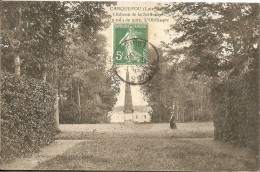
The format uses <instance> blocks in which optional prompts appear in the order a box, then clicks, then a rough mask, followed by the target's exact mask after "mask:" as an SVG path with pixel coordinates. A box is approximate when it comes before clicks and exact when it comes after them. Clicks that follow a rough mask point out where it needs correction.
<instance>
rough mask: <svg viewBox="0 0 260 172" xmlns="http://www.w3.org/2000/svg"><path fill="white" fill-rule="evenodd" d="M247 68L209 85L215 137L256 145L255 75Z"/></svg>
mask: <svg viewBox="0 0 260 172" xmlns="http://www.w3.org/2000/svg"><path fill="white" fill-rule="evenodd" d="M255 76H257V74H256V73H253V72H250V73H247V74H244V76H242V77H240V78H236V79H231V80H228V81H225V82H222V83H220V84H217V85H215V86H214V87H213V89H212V102H213V103H214V106H213V110H214V116H213V121H214V126H215V133H214V135H215V139H217V140H223V141H226V142H230V143H233V144H238V145H242V146H245V147H249V148H251V149H253V150H256V151H257V149H258V130H259V126H258V121H259V120H258V95H259V94H258V79H257V77H255Z"/></svg>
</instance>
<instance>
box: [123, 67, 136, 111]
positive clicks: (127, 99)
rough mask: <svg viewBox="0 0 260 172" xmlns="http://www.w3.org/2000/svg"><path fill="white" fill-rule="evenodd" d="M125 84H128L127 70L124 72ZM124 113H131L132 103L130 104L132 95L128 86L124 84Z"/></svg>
mask: <svg viewBox="0 0 260 172" xmlns="http://www.w3.org/2000/svg"><path fill="white" fill-rule="evenodd" d="M126 82H130V79H129V72H128V69H127V70H126ZM123 112H124V113H133V112H134V109H133V102H132V94H131V87H130V84H128V83H125V105H124V111H123Z"/></svg>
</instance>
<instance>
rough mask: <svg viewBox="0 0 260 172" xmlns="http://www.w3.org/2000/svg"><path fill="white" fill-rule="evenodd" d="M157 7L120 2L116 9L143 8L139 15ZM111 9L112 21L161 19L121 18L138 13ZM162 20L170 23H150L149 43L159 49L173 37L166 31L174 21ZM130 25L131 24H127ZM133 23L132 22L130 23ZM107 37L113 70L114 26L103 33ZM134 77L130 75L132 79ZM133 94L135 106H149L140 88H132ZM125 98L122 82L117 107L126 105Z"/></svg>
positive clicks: (144, 3) (108, 64) (109, 10)
mask: <svg viewBox="0 0 260 172" xmlns="http://www.w3.org/2000/svg"><path fill="white" fill-rule="evenodd" d="M156 5H157V3H156V2H134V3H129V2H118V3H117V5H116V6H114V7H122V8H121V9H122V10H123V8H124V7H130V8H131V7H137V8H139V9H140V8H141V9H142V10H141V11H138V12H139V13H142V14H143V13H146V14H149V13H154V10H150V9H151V8H154V7H155V6H156ZM114 7H113V8H110V7H107V8H106V10H107V11H108V13H109V14H110V15H111V16H112V19H117V20H120V18H124V19H125V18H129V19H130V20H132V19H141V20H144V18H159V17H154V16H153V17H149V16H148V17H147V16H146V17H144V16H134V17H133V16H130V17H128V16H127V17H126V16H120V15H122V13H124V14H125V13H129V14H131V15H132V13H133V12H136V11H134V10H130V11H120V10H115V9H116V8H114ZM143 7H146V11H143V10H144V9H143ZM160 18H161V19H167V20H168V21H169V22H165V23H162V22H148V41H149V43H151V44H153V45H154V46H156V47H158V46H159V45H160V44H161V42H162V41H165V42H168V41H169V40H170V39H171V37H170V36H169V35H168V34H166V33H165V30H166V29H168V28H169V27H170V24H173V23H174V21H173V19H172V18H171V17H170V16H163V17H160ZM117 23H125V22H122V20H121V22H120V21H119V22H117ZM127 23H129V22H127ZM130 23H131V22H130ZM135 23H136V22H135ZM141 23H146V22H143V21H142V22H141ZM102 34H104V35H105V36H106V37H107V43H108V45H107V50H108V52H109V58H110V59H109V60H108V63H107V68H111V66H112V56H113V25H111V26H110V27H109V28H107V29H106V30H104V31H103V32H102ZM120 75H121V76H123V77H124V78H125V70H122V73H121V74H120ZM131 75H133V74H132V73H130V77H131ZM131 92H132V101H133V106H140V105H148V103H147V102H146V101H145V100H144V97H143V94H142V93H141V91H140V86H138V85H137V86H131ZM124 96H125V83H123V82H121V83H120V93H119V95H118V97H117V98H118V101H117V103H116V105H115V106H123V105H124Z"/></svg>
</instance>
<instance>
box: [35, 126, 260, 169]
mask: <svg viewBox="0 0 260 172" xmlns="http://www.w3.org/2000/svg"><path fill="white" fill-rule="evenodd" d="M168 127H169V126H168V124H132V125H122V124H111V125H108V124H104V125H102V124H99V125H97V124H93V125H78V126H74V125H70V126H68V125H63V126H61V130H62V133H61V134H60V135H58V136H57V139H64V140H65V139H83V140H84V139H86V140H91V141H82V142H80V143H78V144H77V145H76V146H74V147H72V148H70V149H68V150H67V151H66V152H65V153H63V154H62V155H59V156H57V157H55V158H53V159H50V160H47V161H46V162H44V163H41V164H39V165H38V166H37V169H71V170H72V169H77V170H204V171H205V170H218V171H219V170H221V171H223V170H256V169H257V159H256V157H255V156H254V154H253V153H252V152H250V151H249V150H247V149H244V148H239V147H234V146H231V145H228V144H225V143H221V142H216V141H214V140H213V138H212V136H213V135H212V134H213V128H212V124H211V123H186V124H177V127H178V129H177V130H175V131H171V130H170V129H169V128H168ZM199 133H200V134H199ZM182 135H183V136H184V137H181V136H182Z"/></svg>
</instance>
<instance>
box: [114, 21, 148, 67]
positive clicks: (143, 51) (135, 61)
mask: <svg viewBox="0 0 260 172" xmlns="http://www.w3.org/2000/svg"><path fill="white" fill-rule="evenodd" d="M113 27H114V32H113V34H114V36H113V41H114V46H113V48H114V55H113V63H114V65H144V66H146V65H147V61H148V41H147V36H148V35H147V32H148V24H143V23H140V24H125V23H124V24H118V23H114V25H113Z"/></svg>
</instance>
